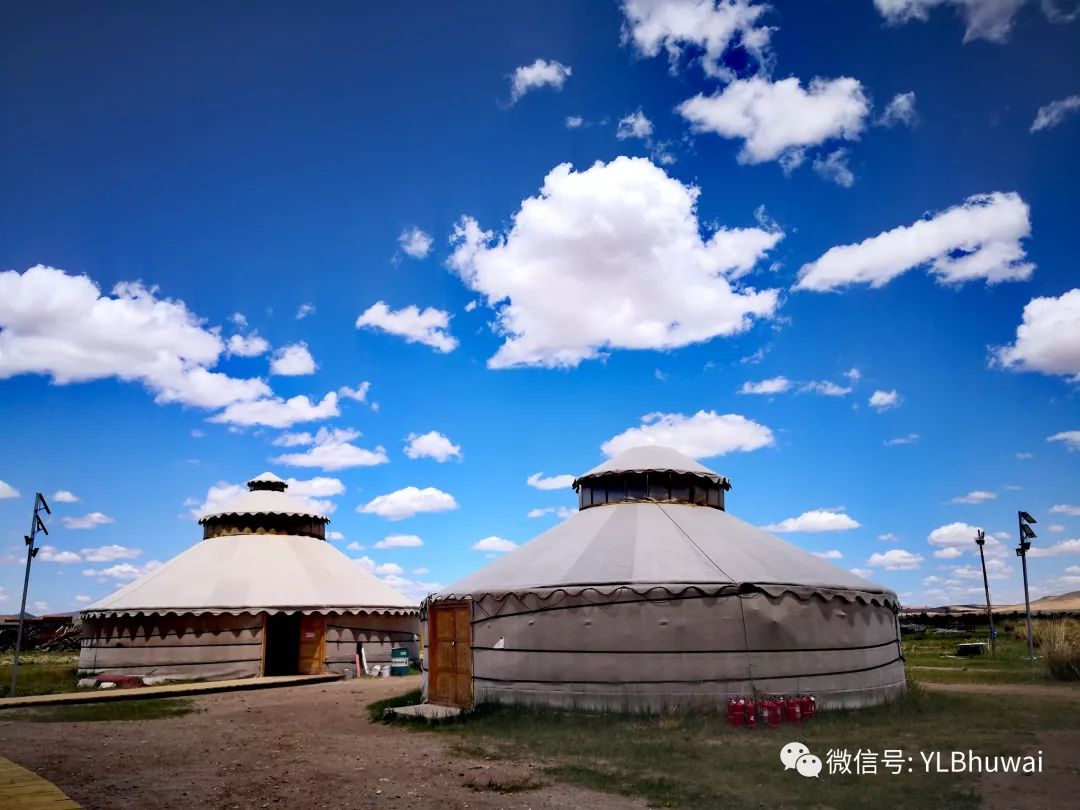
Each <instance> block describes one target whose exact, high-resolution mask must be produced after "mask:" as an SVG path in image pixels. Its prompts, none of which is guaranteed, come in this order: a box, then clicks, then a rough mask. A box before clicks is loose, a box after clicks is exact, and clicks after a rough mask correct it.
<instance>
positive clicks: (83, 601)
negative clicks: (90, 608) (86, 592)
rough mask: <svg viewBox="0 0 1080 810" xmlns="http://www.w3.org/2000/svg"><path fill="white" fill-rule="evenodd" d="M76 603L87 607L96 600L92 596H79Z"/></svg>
mask: <svg viewBox="0 0 1080 810" xmlns="http://www.w3.org/2000/svg"><path fill="white" fill-rule="evenodd" d="M75 601H76V602H78V603H79V604H80V605H85V604H86V603H87V602H93V601H94V599H93V597H90V596H82V595H79V596H76V597H75Z"/></svg>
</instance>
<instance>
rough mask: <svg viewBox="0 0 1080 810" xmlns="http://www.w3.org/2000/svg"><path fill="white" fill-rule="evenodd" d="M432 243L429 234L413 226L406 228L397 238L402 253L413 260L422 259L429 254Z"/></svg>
mask: <svg viewBox="0 0 1080 810" xmlns="http://www.w3.org/2000/svg"><path fill="white" fill-rule="evenodd" d="M432 242H433V240H432V238H431V234H428V233H425V232H424V231H422V230H420V229H419V228H417V227H415V226H413V227H412V228H406V229H405V230H403V231H402V232H401V235H400V236H398V245H400V246H401V251H402V253H404V254H405V255H406V256H411V257H412V258H414V259H423V258H424V257H426V256H427V255H428V254H429V253H431V246H432Z"/></svg>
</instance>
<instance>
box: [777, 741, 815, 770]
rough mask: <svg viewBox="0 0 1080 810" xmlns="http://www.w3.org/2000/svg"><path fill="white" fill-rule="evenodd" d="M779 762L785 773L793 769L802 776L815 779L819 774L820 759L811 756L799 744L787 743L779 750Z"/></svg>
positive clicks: (805, 748) (808, 751)
mask: <svg viewBox="0 0 1080 810" xmlns="http://www.w3.org/2000/svg"><path fill="white" fill-rule="evenodd" d="M780 761H781V762H782V763H783V764H784V770H785V771H790V770H791V769H793V768H794V769H795V770H796V771H798V772H799V773H800V774H801V775H802V776H808V777H817V775H818V774H820V773H821V759H820V758H819V757H816V756H814V755H813V754H811V753H810V749H809V748H807V747H806V746H805V745H803V744H802V743H801V742H789V743H788V744H787V745H785V746H784V747H783V748H781V749H780Z"/></svg>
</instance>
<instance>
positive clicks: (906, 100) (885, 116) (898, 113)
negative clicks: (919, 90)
mask: <svg viewBox="0 0 1080 810" xmlns="http://www.w3.org/2000/svg"><path fill="white" fill-rule="evenodd" d="M918 118H919V114H918V113H917V112H916V111H915V94H914V93H897V94H896V95H895V96H893V97H892V101H890V102H889V103H888V104H887V105H885V112H883V113H882V114H881V117H880V118H878V120H877V121H876V123H877V124H878V125H879V126H883V127H891V126H894V125H896V124H903V125H904V126H906V127H910V126H912V125H913V124H914V123H915V122H916V121H917V120H918Z"/></svg>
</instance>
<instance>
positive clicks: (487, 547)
mask: <svg viewBox="0 0 1080 810" xmlns="http://www.w3.org/2000/svg"><path fill="white" fill-rule="evenodd" d="M472 547H473V551H490V552H494V553H497V554H501V553H503V552H507V551H513V550H514V549H515V548H517V547H518V546H517V543H515V542H513V541H512V540H507V539H506V538H505V537H495V536H494V535H492V536H491V537H485V538H483V539H482V540H477V541H476V542H475V543H473V546H472Z"/></svg>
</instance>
